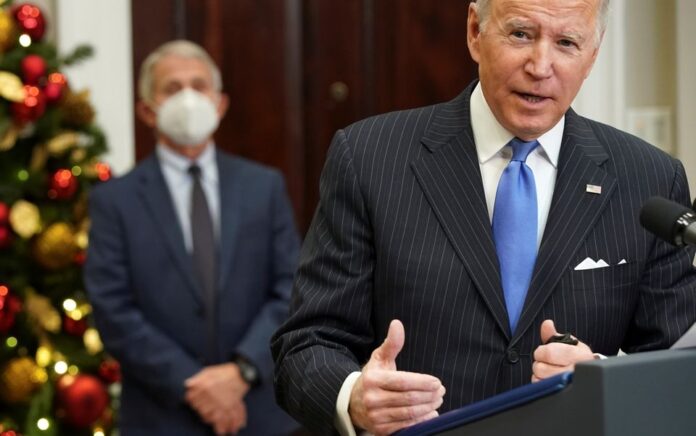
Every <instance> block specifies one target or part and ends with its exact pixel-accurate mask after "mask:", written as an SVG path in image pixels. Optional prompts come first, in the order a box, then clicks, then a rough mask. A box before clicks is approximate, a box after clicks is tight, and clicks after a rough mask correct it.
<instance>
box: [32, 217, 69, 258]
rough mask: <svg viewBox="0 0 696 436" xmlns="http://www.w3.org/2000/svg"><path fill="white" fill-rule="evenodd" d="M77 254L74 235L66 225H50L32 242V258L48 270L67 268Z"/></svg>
mask: <svg viewBox="0 0 696 436" xmlns="http://www.w3.org/2000/svg"><path fill="white" fill-rule="evenodd" d="M77 252H78V247H77V244H76V243H75V233H74V232H73V229H72V227H70V226H69V225H68V224H66V223H60V222H59V223H54V224H51V225H50V226H49V227H48V228H47V229H46V230H45V231H43V232H42V233H41V234H39V236H38V237H37V238H36V241H35V242H34V258H35V259H36V261H37V262H38V263H39V264H40V265H41V266H43V267H44V268H46V269H50V270H58V269H61V268H65V267H67V266H68V265H70V264H71V263H72V262H73V261H74V259H75V254H76V253H77Z"/></svg>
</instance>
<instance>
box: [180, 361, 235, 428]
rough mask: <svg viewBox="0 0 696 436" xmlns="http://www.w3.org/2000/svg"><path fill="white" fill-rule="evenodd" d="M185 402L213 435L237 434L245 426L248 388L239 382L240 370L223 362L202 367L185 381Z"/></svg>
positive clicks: (232, 364)
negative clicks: (210, 426)
mask: <svg viewBox="0 0 696 436" xmlns="http://www.w3.org/2000/svg"><path fill="white" fill-rule="evenodd" d="M185 385H186V401H187V402H188V403H189V404H190V405H191V407H192V408H193V409H194V410H196V412H198V414H199V415H200V416H201V418H202V419H203V421H205V422H207V423H208V424H210V425H212V426H213V428H214V429H215V433H216V434H218V435H224V434H228V433H237V432H238V431H239V430H240V429H242V428H244V426H246V406H245V405H244V395H246V393H247V391H248V390H249V385H248V384H247V383H246V382H245V381H244V380H243V379H242V377H241V375H240V373H239V367H238V366H237V365H236V364H234V363H225V364H221V365H213V366H208V367H205V368H203V369H202V370H201V371H200V372H198V374H196V375H194V376H193V377H191V378H189V379H187V380H186V382H185Z"/></svg>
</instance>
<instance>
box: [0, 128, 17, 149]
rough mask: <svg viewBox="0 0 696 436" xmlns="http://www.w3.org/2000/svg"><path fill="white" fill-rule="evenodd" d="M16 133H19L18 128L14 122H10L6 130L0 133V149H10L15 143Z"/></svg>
mask: <svg viewBox="0 0 696 436" xmlns="http://www.w3.org/2000/svg"><path fill="white" fill-rule="evenodd" d="M17 135H19V129H18V128H17V126H15V125H14V124H11V125H10V126H9V127H8V128H7V130H5V132H4V133H3V134H2V135H0V151H7V150H11V149H12V147H14V145H15V144H16V143H17Z"/></svg>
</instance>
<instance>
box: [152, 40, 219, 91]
mask: <svg viewBox="0 0 696 436" xmlns="http://www.w3.org/2000/svg"><path fill="white" fill-rule="evenodd" d="M171 55H174V56H179V57H182V58H187V59H198V60H200V61H201V62H203V63H204V64H205V65H206V66H207V67H208V69H209V70H210V74H211V76H212V77H213V89H215V90H216V91H218V92H220V91H222V75H221V74H220V69H219V68H218V66H217V65H216V64H215V62H213V59H212V58H211V57H210V55H209V54H208V52H206V51H205V49H203V47H201V46H200V45H198V44H196V43H193V42H191V41H187V40H184V39H178V40H175V41H170V42H167V43H165V44H162V45H161V46H159V47H157V49H155V51H153V52H152V53H150V54H149V55H148V56H147V57H146V58H145V60H144V61H143V63H142V65H141V66H140V76H139V77H138V94H139V96H140V98H141V99H142V100H143V101H145V102H148V103H151V102H152V96H153V94H154V89H153V86H154V83H152V82H153V80H152V71H153V70H154V68H155V65H156V64H157V62H159V61H160V60H162V58H164V57H165V56H171Z"/></svg>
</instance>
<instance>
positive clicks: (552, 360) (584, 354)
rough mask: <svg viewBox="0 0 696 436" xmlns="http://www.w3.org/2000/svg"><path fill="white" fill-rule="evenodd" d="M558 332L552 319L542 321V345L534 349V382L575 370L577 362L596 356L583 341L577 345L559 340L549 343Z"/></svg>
mask: <svg viewBox="0 0 696 436" xmlns="http://www.w3.org/2000/svg"><path fill="white" fill-rule="evenodd" d="M558 334H559V333H558V332H557V331H556V327H555V326H554V324H553V321H552V320H550V319H547V320H546V321H544V322H543V323H541V343H542V345H540V346H538V347H537V349H536V350H534V363H533V364H532V381H533V382H538V381H539V380H543V379H545V378H548V377H551V376H554V375H556V374H560V373H562V372H566V371H573V370H575V364H576V363H578V362H582V361H585V360H592V359H594V358H595V357H594V354H593V353H592V350H590V347H588V346H587V345H586V344H584V343H582V342H578V344H577V345H568V344H561V343H558V342H551V343H549V344H547V342H548V341H549V339H551V337H552V336H554V335H558ZM543 344H546V345H543Z"/></svg>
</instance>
